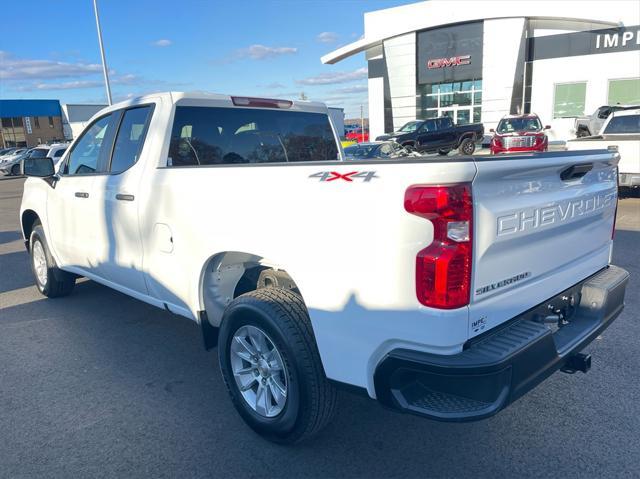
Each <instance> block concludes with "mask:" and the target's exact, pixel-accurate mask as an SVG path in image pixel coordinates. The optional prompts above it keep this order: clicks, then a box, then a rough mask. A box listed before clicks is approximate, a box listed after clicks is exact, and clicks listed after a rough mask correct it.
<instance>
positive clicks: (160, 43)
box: [151, 38, 173, 47]
mask: <svg viewBox="0 0 640 479" xmlns="http://www.w3.org/2000/svg"><path fill="white" fill-rule="evenodd" d="M172 43H173V42H172V41H171V40H167V39H166V38H161V39H160V40H156V41H155V42H151V45H152V46H154V47H168V46H169V45H171V44H172Z"/></svg>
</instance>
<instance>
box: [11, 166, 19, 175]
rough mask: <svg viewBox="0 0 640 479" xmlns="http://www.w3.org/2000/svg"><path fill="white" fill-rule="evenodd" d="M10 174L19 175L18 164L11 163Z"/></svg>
mask: <svg viewBox="0 0 640 479" xmlns="http://www.w3.org/2000/svg"><path fill="white" fill-rule="evenodd" d="M11 175H12V176H19V175H20V165H13V166H12V167H11Z"/></svg>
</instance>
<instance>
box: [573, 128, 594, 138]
mask: <svg viewBox="0 0 640 479" xmlns="http://www.w3.org/2000/svg"><path fill="white" fill-rule="evenodd" d="M590 135H591V133H589V130H585V129H584V128H581V129H580V130H578V132H577V133H576V137H577V138H584V137H585V136H590Z"/></svg>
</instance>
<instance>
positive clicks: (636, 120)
mask: <svg viewBox="0 0 640 479" xmlns="http://www.w3.org/2000/svg"><path fill="white" fill-rule="evenodd" d="M616 133H636V134H638V133H640V115H624V116H614V117H613V118H611V121H609V124H608V125H607V128H606V129H605V130H604V134H605V135H611V134H616Z"/></svg>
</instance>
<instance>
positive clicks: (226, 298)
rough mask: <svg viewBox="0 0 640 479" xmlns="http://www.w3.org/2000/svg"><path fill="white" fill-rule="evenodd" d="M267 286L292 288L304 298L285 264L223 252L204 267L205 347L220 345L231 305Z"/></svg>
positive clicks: (201, 291) (201, 290) (200, 285)
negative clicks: (226, 312)
mask: <svg viewBox="0 0 640 479" xmlns="http://www.w3.org/2000/svg"><path fill="white" fill-rule="evenodd" d="M267 286H276V287H282V288H285V289H290V290H293V291H295V292H296V293H298V294H299V295H300V296H302V293H301V292H300V290H299V288H298V286H297V285H296V283H295V281H294V280H293V278H292V277H291V276H289V273H287V271H286V270H285V269H284V267H283V266H282V265H279V264H275V263H273V262H271V261H269V260H266V259H265V258H264V257H262V256H260V255H258V254H254V253H248V252H242V251H221V252H219V253H215V254H213V255H211V256H210V257H209V258H208V259H207V260H206V261H205V262H204V264H203V266H202V269H201V273H200V280H199V282H198V295H199V303H200V311H201V313H200V314H199V320H200V323H201V327H202V331H203V335H204V341H205V348H206V349H211V348H212V347H215V346H216V345H217V329H218V328H219V327H220V323H221V322H222V316H223V314H224V311H225V309H226V307H227V305H228V304H229V303H230V302H231V301H233V299H235V298H237V297H238V296H240V295H242V294H244V293H248V292H250V291H254V290H256V289H260V288H263V287H267Z"/></svg>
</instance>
